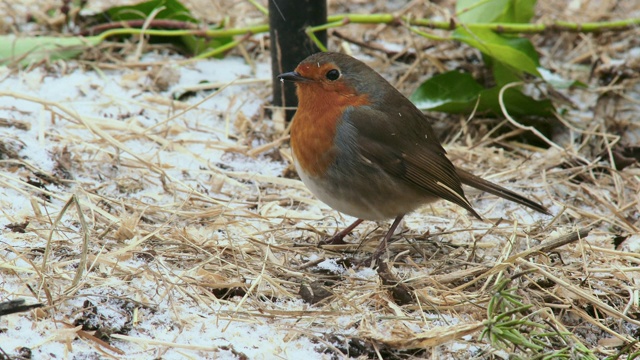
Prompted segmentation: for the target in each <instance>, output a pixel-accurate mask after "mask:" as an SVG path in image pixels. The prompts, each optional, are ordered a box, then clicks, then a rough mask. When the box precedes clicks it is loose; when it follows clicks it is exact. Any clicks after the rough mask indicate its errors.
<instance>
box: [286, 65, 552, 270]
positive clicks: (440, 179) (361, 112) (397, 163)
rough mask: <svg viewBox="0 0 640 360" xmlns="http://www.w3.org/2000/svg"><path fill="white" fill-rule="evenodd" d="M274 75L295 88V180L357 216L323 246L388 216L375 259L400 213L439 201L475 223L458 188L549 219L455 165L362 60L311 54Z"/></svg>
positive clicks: (414, 111) (425, 123)
mask: <svg viewBox="0 0 640 360" xmlns="http://www.w3.org/2000/svg"><path fill="white" fill-rule="evenodd" d="M278 78H279V79H281V80H282V81H293V82H294V83H295V84H296V94H297V96H298V109H297V111H296V113H295V115H294V118H293V123H292V124H291V140H290V142H291V148H292V150H293V159H294V162H295V167H296V170H297V171H298V174H299V175H300V178H301V179H302V181H303V182H304V183H305V185H306V186H307V187H308V188H309V189H310V190H311V192H312V193H313V194H314V195H315V196H316V197H318V198H319V199H320V200H321V201H323V202H324V203H326V204H327V205H329V206H330V207H332V208H333V209H335V210H338V211H340V212H343V213H345V214H347V215H351V216H354V217H357V218H358V220H357V221H355V222H354V223H353V224H352V225H350V226H349V227H347V228H346V229H344V230H343V231H341V232H338V233H337V234H336V235H335V236H334V237H332V238H331V239H329V240H328V241H327V242H326V243H333V244H336V243H343V242H342V239H343V237H344V236H345V235H347V234H348V233H349V232H351V231H352V230H353V229H354V228H355V227H356V226H358V225H359V224H360V223H361V222H362V221H363V220H383V219H390V218H395V221H394V222H393V224H392V225H391V228H390V229H389V232H388V233H387V235H386V236H385V237H384V240H383V241H382V242H381V243H380V246H379V247H378V249H377V250H376V252H375V253H374V258H377V257H379V256H380V255H381V254H382V252H383V251H384V250H385V249H386V244H387V243H388V242H389V241H390V239H391V236H392V235H393V233H394V231H395V229H396V227H397V226H398V224H399V223H400V221H401V220H402V217H403V216H404V215H405V214H406V213H408V212H410V211H413V210H415V209H416V208H417V207H419V206H421V205H424V204H427V203H430V202H433V201H436V200H439V199H445V200H448V201H451V202H453V203H455V204H457V205H460V206H462V207H463V208H465V209H467V210H468V211H469V212H470V213H471V214H473V215H474V216H475V217H477V218H478V219H481V217H480V215H478V213H477V212H476V211H475V210H473V208H472V207H471V204H470V203H469V201H468V200H467V198H466V197H465V195H464V191H463V190H462V185H461V184H466V185H469V186H471V187H474V188H477V189H480V190H483V191H486V192H489V193H492V194H494V195H497V196H500V197H502V198H505V199H507V200H510V201H514V202H516V203H519V204H522V205H524V206H527V207H529V208H531V209H533V210H536V211H539V212H541V213H544V214H549V212H548V210H547V209H546V208H545V207H544V206H542V205H540V204H538V203H536V202H534V201H532V200H529V199H527V198H525V197H524V196H522V195H520V194H517V193H515V192H513V191H511V190H508V189H505V188H503V187H501V186H498V185H496V184H494V183H492V182H489V181H487V180H484V179H482V178H480V177H478V176H475V175H472V174H471V173H469V172H467V171H464V170H461V169H459V168H456V167H455V166H454V165H453V164H452V163H451V161H449V159H448V158H447V156H446V151H445V150H444V148H443V147H442V145H441V144H440V142H439V140H438V138H437V137H436V134H435V133H434V131H433V129H432V128H431V125H430V123H429V120H428V119H427V117H426V116H425V115H424V114H423V113H422V112H421V111H420V110H418V108H416V107H415V105H413V103H412V102H411V101H410V100H409V99H407V98H406V97H405V96H404V95H402V94H401V93H400V92H399V91H398V90H396V89H395V88H394V87H393V86H392V85H391V84H390V83H389V82H387V81H386V80H385V79H384V78H383V77H382V76H380V74H378V73H377V72H376V71H375V70H373V69H372V68H370V67H369V66H367V65H366V64H364V63H363V62H361V61H359V60H356V59H355V58H353V57H351V56H348V55H345V54H340V53H329V52H327V53H317V54H314V55H311V56H309V57H308V58H306V59H305V60H303V61H302V62H301V63H300V64H299V65H298V66H297V67H296V69H295V71H293V72H288V73H284V74H280V75H278Z"/></svg>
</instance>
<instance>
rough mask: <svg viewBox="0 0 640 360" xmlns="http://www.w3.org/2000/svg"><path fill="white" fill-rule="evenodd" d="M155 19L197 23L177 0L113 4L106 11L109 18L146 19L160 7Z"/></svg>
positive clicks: (116, 19)
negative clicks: (122, 4) (123, 4)
mask: <svg viewBox="0 0 640 360" xmlns="http://www.w3.org/2000/svg"><path fill="white" fill-rule="evenodd" d="M160 8H162V10H160V11H159V12H158V13H157V14H156V16H155V17H154V18H155V19H170V20H177V21H187V22H191V23H197V20H196V19H195V18H194V17H192V16H191V13H190V12H189V9H187V8H186V7H185V6H184V5H182V3H180V2H179V1H177V0H150V1H147V2H142V3H138V4H134V5H125V6H115V7H112V8H110V9H108V10H107V11H106V14H107V15H108V16H109V18H110V19H111V20H115V21H127V20H140V19H146V18H147V17H148V16H149V15H150V14H151V13H152V12H153V11H155V10H156V9H160Z"/></svg>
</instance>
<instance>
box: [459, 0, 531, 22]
mask: <svg viewBox="0 0 640 360" xmlns="http://www.w3.org/2000/svg"><path fill="white" fill-rule="evenodd" d="M535 4H536V0H458V2H457V3H456V15H457V17H458V20H460V22H462V23H465V24H473V23H493V22H505V23H527V22H529V21H530V20H531V18H532V17H533V14H534V7H535Z"/></svg>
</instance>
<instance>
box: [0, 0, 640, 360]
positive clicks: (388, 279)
mask: <svg viewBox="0 0 640 360" xmlns="http://www.w3.org/2000/svg"><path fill="white" fill-rule="evenodd" d="M116 3H117V4H121V3H122V2H115V1H111V2H107V1H103V2H101V1H96V2H92V1H90V2H89V5H88V8H90V9H104V8H106V7H109V6H112V5H114V4H116ZM561 3H562V6H559V5H558V2H556V1H541V2H539V4H538V5H537V7H536V21H551V20H558V19H561V20H567V21H578V22H588V21H604V20H610V19H622V18H632V17H640V4H634V2H632V1H629V2H625V1H609V0H607V1H586V0H585V1H578V0H573V1H562V2H561ZM185 4H186V5H187V6H188V7H189V8H190V9H191V10H192V11H193V13H194V14H196V15H197V16H198V17H199V18H202V19H203V20H204V19H206V21H207V22H209V23H213V22H216V21H220V20H222V18H223V17H228V18H229V21H230V23H231V24H236V25H238V26H241V25H247V24H248V25H251V24H256V23H262V22H264V21H266V20H265V18H264V16H263V15H262V14H261V13H260V12H259V11H257V10H256V9H255V7H254V6H253V5H252V4H251V3H250V2H248V1H247V2H239V1H226V0H225V1H219V2H214V3H213V5H211V3H210V2H207V1H199V0H192V1H185ZM56 9H58V10H59V4H58V3H57V2H54V1H51V2H49V3H48V4H47V5H43V4H42V2H33V3H30V2H22V3H21V4H13V3H10V2H4V3H2V4H0V12H3V13H4V14H5V18H4V20H3V23H2V26H3V29H4V30H6V31H7V32H10V31H23V32H25V31H32V32H34V33H35V32H44V33H46V32H51V33H55V32H56V31H62V32H64V31H65V29H64V25H60V23H57V22H56V16H55V14H56V12H55V11H56ZM447 9H449V10H447ZM450 9H451V4H449V3H448V2H442V3H440V4H431V5H430V4H426V3H424V2H419V1H414V2H411V3H408V4H405V3H400V2H391V3H390V4H385V2H381V1H379V2H375V3H374V4H368V2H365V1H352V2H347V1H344V2H342V1H341V2H330V13H343V12H347V11H350V12H363V13H371V12H391V11H405V12H413V13H415V15H416V16H422V17H430V16H444V15H446V14H447V11H450ZM46 10H51V11H48V12H47V11H46ZM34 18H35V19H38V21H39V25H34V22H33V21H31V20H32V19H34ZM336 31H337V34H336V33H333V36H330V48H332V49H333V50H342V51H349V52H351V53H352V54H353V55H354V56H357V57H359V58H361V59H363V60H364V61H366V62H367V63H368V64H370V65H371V66H372V67H374V68H375V69H377V70H378V71H379V72H380V73H382V74H383V75H384V76H385V77H386V78H387V79H389V80H390V81H391V82H392V83H393V84H394V85H396V86H398V88H399V89H400V90H401V91H403V92H404V93H405V94H409V93H410V92H411V91H413V89H415V88H416V87H417V85H418V84H419V83H420V82H421V81H423V80H425V79H426V78H428V77H430V76H432V75H433V74H435V73H437V72H439V71H441V70H442V69H451V68H464V69H466V70H468V71H471V72H475V73H481V72H482V71H483V70H482V64H481V63H479V62H478V61H477V60H478V58H479V57H478V54H477V53H476V51H475V50H473V49H470V48H468V47H465V46H460V44H454V43H451V42H443V43H433V42H431V41H429V40H426V39H424V38H420V37H418V36H416V35H415V34H411V33H410V32H409V31H407V30H406V29H403V28H402V27H393V26H387V25H366V26H365V25H349V26H345V27H342V28H339V29H336ZM531 39H532V41H533V42H534V44H535V45H536V47H537V49H538V50H539V52H540V53H541V60H542V62H543V65H544V66H546V67H547V68H549V69H552V70H553V71H555V72H557V73H558V74H560V75H562V76H564V77H566V78H571V79H576V80H580V81H582V82H584V83H585V84H587V85H588V87H586V88H572V89H566V90H562V91H558V92H556V93H551V94H547V95H548V96H550V97H551V98H552V99H553V101H554V103H555V104H556V106H557V107H558V108H559V109H561V112H560V114H559V115H558V117H557V121H556V122H555V123H554V125H553V130H552V131H551V132H550V133H549V137H548V140H549V141H544V140H540V138H539V137H537V136H536V135H531V134H530V133H529V134H528V135H527V133H525V132H523V130H522V129H520V128H518V127H517V126H515V125H514V124H512V123H510V122H509V121H504V120H502V119H493V118H485V117H482V116H477V117H475V118H473V119H470V120H469V119H468V118H467V116H468V115H467V116H452V115H446V116H445V115H442V114H432V115H433V116H435V117H436V118H437V119H436V120H435V122H436V124H435V128H436V129H438V130H439V132H440V133H441V134H442V139H443V141H444V142H445V145H446V148H447V150H448V152H449V154H450V157H451V158H452V159H453V160H454V162H455V163H456V165H458V166H461V167H463V168H466V169H468V170H471V171H472V172H474V173H475V174H477V175H481V176H483V177H485V178H487V179H490V180H492V181H495V182H497V183H500V184H503V185H505V186H507V187H509V188H511V189H514V190H517V191H519V192H521V193H523V194H526V195H527V196H530V197H532V198H534V199H536V200H537V201H540V202H542V203H543V204H544V205H545V206H547V207H548V208H549V209H550V210H551V212H552V213H553V216H545V215H541V214H536V213H533V212H532V211H529V210H527V209H524V208H522V207H520V206H517V205H515V204H511V203H507V202H505V201H503V200H500V199H497V198H495V197H494V196H489V195H486V194H481V193H478V192H474V191H473V190H469V191H468V192H467V195H468V197H469V199H470V201H471V202H472V204H473V205H474V207H475V208H476V210H477V211H478V212H479V213H480V214H481V215H482V216H483V217H484V218H485V221H484V222H481V221H478V220H475V219H474V218H473V217H472V216H470V214H467V213H466V212H465V211H464V210H462V209H460V208H457V207H455V206H454V205H452V204H449V203H445V202H438V203H435V204H433V205H429V206H427V207H425V208H423V209H420V210H419V211H416V212H415V213H413V214H410V215H409V216H407V218H406V221H405V222H404V224H403V226H402V230H401V232H399V233H398V234H397V235H396V236H397V237H399V238H400V240H399V241H397V242H395V243H394V244H393V245H392V246H391V247H390V250H389V259H388V262H386V263H385V264H383V265H382V266H380V267H376V268H367V267H363V266H357V265H355V263H356V262H357V261H354V260H358V259H363V258H365V257H366V256H368V255H369V254H370V253H371V251H372V250H373V249H374V248H375V247H376V246H377V244H378V242H379V241H380V239H381V238H382V237H383V236H384V234H385V232H386V230H387V229H388V226H389V224H388V223H384V222H383V223H379V224H376V223H372V222H368V223H365V224H363V225H362V226H361V227H360V228H358V229H357V231H355V232H354V234H353V235H351V236H350V237H348V238H347V239H346V240H347V241H348V242H350V243H351V244H350V245H339V246H338V245H334V246H326V247H322V248H320V247H318V246H316V244H317V243H318V242H319V241H320V240H322V239H323V238H325V237H327V236H329V235H332V234H333V233H335V232H336V231H337V230H338V229H341V228H342V227H344V226H345V225H346V224H348V223H350V222H351V221H352V220H353V219H352V218H348V217H346V216H343V215H341V214H339V213H337V212H335V211H333V210H332V209H330V208H328V207H327V206H325V205H323V204H322V203H320V202H319V201H318V200H316V199H315V198H314V197H313V196H312V195H311V194H310V193H309V192H308V191H307V190H306V188H305V186H304V185H303V184H302V183H301V182H300V181H299V179H298V178H297V176H296V175H295V173H294V171H293V170H292V166H291V156H290V153H289V149H288V144H287V128H286V124H284V123H283V122H282V121H281V120H278V119H272V118H271V117H270V114H271V109H270V107H269V101H270V98H271V89H270V84H271V74H270V65H269V52H268V46H269V41H268V37H267V35H259V36H255V37H253V38H250V39H248V40H247V41H245V42H244V43H242V44H241V45H240V46H239V47H237V48H236V49H234V50H232V51H231V52H229V53H228V54H227V55H226V56H225V58H224V59H208V60H200V61H196V62H189V61H185V60H188V59H185V58H184V57H183V56H181V55H179V54H176V53H175V51H173V50H174V49H171V48H168V47H163V46H162V45H158V44H148V43H146V42H145V41H139V39H128V40H125V41H124V42H117V43H115V42H109V43H106V44H102V45H101V47H100V48H99V49H94V50H93V51H90V52H87V53H86V54H83V55H82V56H81V57H80V58H79V59H78V60H74V61H65V62H61V61H59V62H53V63H45V64H38V65H35V66H31V67H28V68H26V69H25V68H18V67H11V66H6V67H2V68H0V79H1V80H0V204H1V206H0V208H1V210H2V216H1V217H0V225H2V228H3V229H2V233H1V235H0V285H1V286H0V302H4V301H11V300H16V299H24V300H25V304H27V305H28V304H37V303H41V304H42V307H40V308H36V309H32V310H30V311H27V312H21V313H16V314H11V315H6V316H3V317H1V318H0V358H20V357H22V358H29V357H33V358H53V357H55V358H61V357H63V358H77V359H83V358H101V357H104V358H108V357H112V358H129V359H132V358H166V359H173V358H230V359H231V358H240V359H244V358H251V359H254V358H255V359H272V358H286V359H300V358H303V357H306V358H308V359H323V358H326V359H332V358H363V359H364V358H383V359H394V358H395V359H411V358H434V359H436V358H437V359H439V358H443V359H444V358H478V359H493V358H496V359H498V358H500V359H502V358H508V357H509V356H510V355H511V356H518V357H522V358H533V357H535V356H537V355H541V354H546V355H549V356H551V357H554V356H555V357H556V358H559V357H560V356H566V358H586V357H589V356H592V357H593V358H605V357H607V356H615V355H618V354H622V355H623V357H626V356H628V354H631V353H633V352H635V351H638V348H637V344H635V340H636V338H637V337H638V330H639V328H640V320H639V319H638V317H639V310H638V293H639V290H640V285H639V284H638V278H637V277H636V275H637V274H638V271H640V233H639V230H638V229H639V227H640V203H639V200H640V195H639V194H640V168H639V166H638V162H637V160H638V159H639V158H640V155H639V154H640V148H639V147H638V144H639V143H640V141H639V140H640V121H638V119H637V118H638V113H639V110H640V85H639V81H638V79H639V78H640V77H639V76H638V74H639V73H640V31H639V30H638V29H630V30H626V31H623V32H605V33H600V34H583V33H566V32H563V33H543V34H536V35H531ZM354 40H357V42H364V43H366V44H368V45H370V46H367V47H361V46H358V45H356V44H354ZM416 49H419V50H416ZM396 59H398V60H397V61H395V60H396ZM474 59H475V60H474ZM203 83H205V87H206V89H202V88H201V87H199V86H202V85H201V84H203ZM532 139H534V140H532ZM549 142H550V143H549ZM509 339H511V340H512V341H509ZM523 339H524V340H527V341H529V342H530V344H526V343H522V342H518V341H523ZM530 345H532V346H530ZM533 345H535V346H533Z"/></svg>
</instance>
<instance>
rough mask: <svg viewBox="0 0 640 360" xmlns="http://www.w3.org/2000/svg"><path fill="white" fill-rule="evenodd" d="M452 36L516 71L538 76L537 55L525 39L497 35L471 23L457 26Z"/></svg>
mask: <svg viewBox="0 0 640 360" xmlns="http://www.w3.org/2000/svg"><path fill="white" fill-rule="evenodd" d="M453 38H454V39H456V40H458V41H461V42H464V43H466V44H468V45H470V46H473V47H475V48H477V49H478V50H480V51H481V52H482V53H483V54H485V55H487V56H490V57H492V58H494V59H495V60H497V61H500V62H503V63H504V64H506V65H508V66H510V67H511V68H513V69H515V70H517V71H524V72H527V73H529V74H531V75H535V76H540V73H539V72H538V67H539V63H538V56H537V54H536V53H535V49H534V48H533V46H532V45H531V43H530V42H529V41H528V40H527V39H524V38H517V37H510V36H509V37H508V36H504V35H498V34H496V33H494V32H493V31H491V30H489V29H486V28H482V27H477V26H473V25H469V26H466V27H459V28H457V29H456V30H454V32H453Z"/></svg>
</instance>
